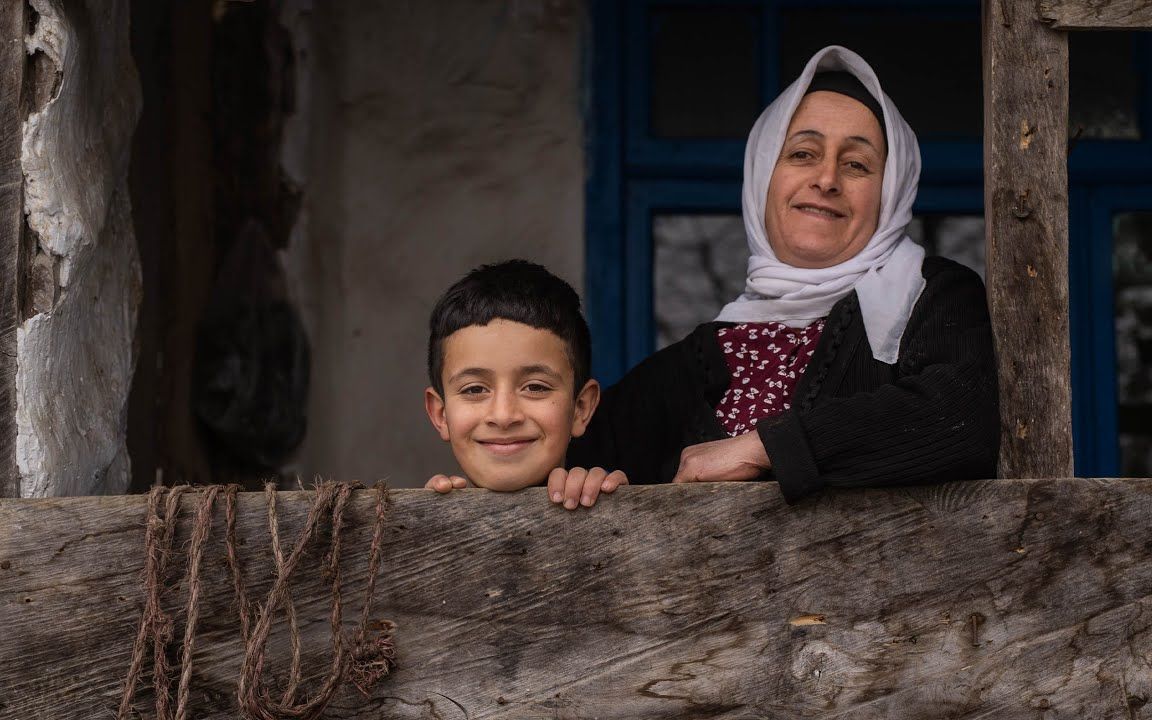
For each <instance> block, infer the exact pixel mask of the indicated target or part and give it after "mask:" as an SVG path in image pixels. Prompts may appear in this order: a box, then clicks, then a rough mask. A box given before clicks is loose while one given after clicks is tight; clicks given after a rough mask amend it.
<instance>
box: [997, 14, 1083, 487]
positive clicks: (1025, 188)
mask: <svg viewBox="0 0 1152 720" xmlns="http://www.w3.org/2000/svg"><path fill="white" fill-rule="evenodd" d="M983 22H984V215H985V228H986V229H985V232H986V242H987V258H988V260H987V268H988V270H987V278H986V279H987V283H988V301H989V308H990V310H991V313H992V325H993V331H994V334H995V338H996V351H997V355H998V358H999V371H1000V416H1001V422H1002V434H1001V442H1000V476H1001V477H1016V478H1027V477H1068V476H1071V475H1072V474H1073V464H1072V387H1071V352H1070V347H1069V339H1068V163H1067V143H1068V128H1067V126H1068V36H1067V35H1066V34H1065V33H1062V32H1057V31H1054V30H1051V29H1049V28H1048V27H1047V26H1046V25H1044V24H1043V23H1041V22H1040V21H1039V20H1037V19H1036V12H1035V6H1034V5H1033V4H1032V3H1031V2H1030V1H1028V0H985V2H984V16H983Z"/></svg>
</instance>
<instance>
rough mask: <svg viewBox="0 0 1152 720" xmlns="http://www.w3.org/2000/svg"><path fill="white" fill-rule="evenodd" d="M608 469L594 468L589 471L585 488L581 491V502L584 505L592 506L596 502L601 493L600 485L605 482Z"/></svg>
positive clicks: (585, 480)
mask: <svg viewBox="0 0 1152 720" xmlns="http://www.w3.org/2000/svg"><path fill="white" fill-rule="evenodd" d="M607 475H608V471H606V470H605V469H604V468H598V467H596V468H592V469H591V470H589V471H588V477H586V478H585V479H584V490H583V492H581V493H580V504H581V505H583V506H584V507H592V506H593V505H595V504H596V497H597V496H598V495H600V487H601V486H602V485H603V484H604V480H605V477H606V476H607Z"/></svg>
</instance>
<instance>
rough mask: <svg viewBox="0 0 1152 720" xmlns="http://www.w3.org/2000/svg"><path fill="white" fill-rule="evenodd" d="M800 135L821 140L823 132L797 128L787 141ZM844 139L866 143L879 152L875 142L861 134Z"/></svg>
mask: <svg viewBox="0 0 1152 720" xmlns="http://www.w3.org/2000/svg"><path fill="white" fill-rule="evenodd" d="M801 137H811V138H817V139H819V140H823V139H824V133H822V132H820V131H819V130H797V131H796V132H794V133H792V135H791V136H789V138H788V141H789V142H791V141H793V140H795V139H797V138H801ZM846 139H847V140H849V141H852V142H855V143H859V144H861V145H867V146H868V147H870V148H872V149H873V150H876V151H877V152H879V148H877V147H876V143H874V142H872V141H871V140H869V139H868V138H866V137H864V136H863V135H849V136H848V137H847V138H846Z"/></svg>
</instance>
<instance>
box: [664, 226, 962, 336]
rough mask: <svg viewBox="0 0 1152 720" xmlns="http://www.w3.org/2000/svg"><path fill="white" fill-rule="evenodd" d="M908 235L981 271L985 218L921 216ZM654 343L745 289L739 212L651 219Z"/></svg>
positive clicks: (711, 314) (708, 315)
mask: <svg viewBox="0 0 1152 720" xmlns="http://www.w3.org/2000/svg"><path fill="white" fill-rule="evenodd" d="M908 235H909V236H910V237H911V238H912V239H913V240H914V241H916V242H918V243H920V244H921V245H923V246H924V249H925V250H926V251H927V252H928V254H929V255H943V256H944V257H947V258H951V259H953V260H955V261H957V262H960V263H963V264H964V265H967V266H968V267H970V268H972V269H973V270H975V271H976V272H978V273H980V276H981V277H983V276H984V218H983V217H982V216H980V215H920V216H918V217H916V218H914V219H913V220H912V223H911V224H910V225H909V226H908ZM652 246H653V255H654V258H653V275H654V276H653V279H652V280H653V288H654V296H655V297H654V298H653V305H654V311H655V315H656V318H655V319H656V347H657V348H662V347H665V346H666V345H669V344H671V343H673V342H676V341H677V340H679V339H681V338H683V337H684V336H685V335H687V334H688V333H690V332H692V330H693V328H695V327H696V326H697V325H699V324H700V323H703V322H708V321H709V320H712V319H713V318H715V317H716V314H717V313H719V312H720V308H722V307H724V305H725V304H727V303H729V302H731V301H732V300H734V299H736V297H737V296H739V295H740V293H742V292H744V275H745V270H746V268H747V265H748V243H747V240H746V239H745V235H744V220H743V218H742V217H741V216H740V215H737V214H731V215H719V214H717V215H698V214H693V215H687V214H660V215H656V216H655V217H654V218H653V219H652Z"/></svg>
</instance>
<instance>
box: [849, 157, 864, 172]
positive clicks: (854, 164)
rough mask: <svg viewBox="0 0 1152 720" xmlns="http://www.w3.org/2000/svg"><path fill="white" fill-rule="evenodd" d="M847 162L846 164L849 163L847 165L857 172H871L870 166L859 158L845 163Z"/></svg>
mask: <svg viewBox="0 0 1152 720" xmlns="http://www.w3.org/2000/svg"><path fill="white" fill-rule="evenodd" d="M845 164H846V165H847V166H848V167H849V168H850V169H851V170H854V171H855V172H858V173H866V172H869V170H868V166H867V165H865V164H864V163H862V162H860V161H858V160H849V161H848V162H847V163H845Z"/></svg>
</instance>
